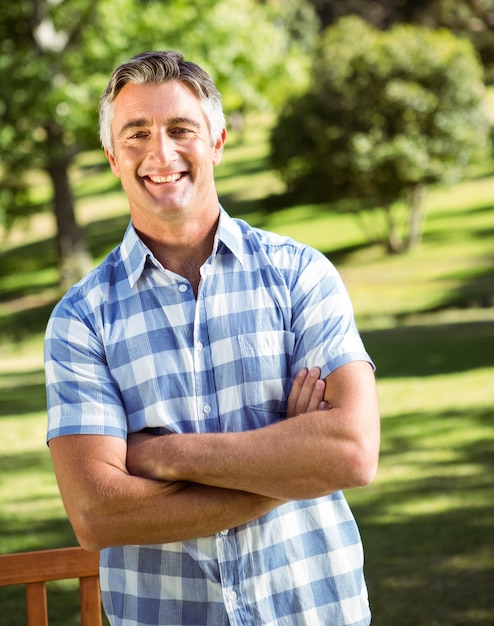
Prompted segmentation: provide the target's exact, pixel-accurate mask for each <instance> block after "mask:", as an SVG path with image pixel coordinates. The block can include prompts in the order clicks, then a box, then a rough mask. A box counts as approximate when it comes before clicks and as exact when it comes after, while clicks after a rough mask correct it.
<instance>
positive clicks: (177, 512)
mask: <svg viewBox="0 0 494 626" xmlns="http://www.w3.org/2000/svg"><path fill="white" fill-rule="evenodd" d="M100 133H101V140H102V144H103V147H104V150H105V153H106V155H107V157H108V160H109V163H110V166H111V169H112V171H113V173H114V174H115V175H116V176H118V177H119V178H120V180H121V183H122V186H123V189H124V191H125V193H126V195H127V197H128V201H129V207H130V216H131V221H130V224H129V227H128V229H127V232H126V233H125V236H124V239H123V241H122V243H121V244H120V245H119V246H118V247H117V248H115V250H114V251H113V252H112V253H111V254H110V255H109V256H108V258H107V259H106V260H105V261H104V262H103V263H102V264H101V265H100V266H99V267H98V268H96V270H94V271H93V272H92V273H91V274H90V275H89V276H87V277H86V278H85V279H83V280H82V281H81V282H80V283H79V284H77V285H75V286H74V287H73V288H72V289H71V290H70V291H69V292H68V293H67V294H66V295H65V296H64V298H63V299H62V300H61V302H60V303H59V304H58V305H57V307H56V308H55V310H54V312H53V314H52V316H51V318H50V322H49V324H48V328H47V334H46V343H45V360H46V378H47V397H48V407H49V426H48V441H49V445H50V451H51V454H52V458H53V463H54V467H55V472H56V475H57V480H58V483H59V487H60V491H61V494H62V498H63V501H64V505H65V508H66V510H67V514H68V516H69V518H70V521H71V523H72V525H73V528H74V530H75V533H76V535H77V538H78V540H79V541H80V543H81V545H82V546H84V547H86V548H87V549H90V550H100V551H101V584H102V592H103V603H104V608H105V611H106V613H107V615H108V617H109V619H110V622H111V624H112V625H113V626H133V625H135V626H145V625H154V626H187V625H193V624H194V625H200V626H209V625H210V626H226V625H239V624H249V625H253V626H260V625H268V624H269V625H273V626H274V625H276V626H282V625H286V626H291V625H293V626H295V625H297V626H300V625H307V626H309V625H310V626H314V625H315V624H318V625H319V624H320V625H323V624H324V625H327V626H344V625H345V626H349V625H353V626H363V625H367V624H369V622H370V612H369V605H368V600H367V592H366V585H365V581H364V577H363V556H362V546H361V541H360V537H359V533H358V529H357V526H356V523H355V520H354V518H353V516H352V514H351V512H350V509H349V507H348V505H347V503H346V500H345V498H344V496H343V493H342V490H343V489H348V488H352V487H357V486H362V485H366V484H368V483H369V482H370V481H371V480H372V479H373V477H374V474H375V472H376V468H377V461H378V450H379V412H378V406H377V399H376V389H375V381H374V374H373V366H372V362H371V360H370V358H369V356H368V355H367V353H366V351H365V349H364V346H363V345H362V341H361V339H360V336H359V334H358V331H357V329H356V327H355V323H354V319H353V312H352V307H351V303H350V301H349V298H348V295H347V292H346V290H345V288H344V286H343V283H342V281H341V279H340V277H339V275H338V273H337V272H336V270H335V268H334V267H333V265H332V264H331V263H330V262H329V261H328V260H327V259H326V258H325V257H323V255H321V254H320V253H318V252H317V251H315V250H313V249H311V248H309V247H307V246H304V245H302V244H299V243H297V242H295V241H293V240H290V239H287V238H282V237H279V236H277V235H274V234H271V233H267V232H264V231H261V230H258V229H255V228H252V227H250V226H249V225H248V224H246V223H245V222H243V221H241V220H234V219H232V218H231V217H229V216H228V214H227V213H226V212H225V211H224V209H223V208H222V207H221V206H220V204H219V201H218V196H217V192H216V187H215V182H214V167H215V166H216V165H217V164H218V163H219V162H220V160H221V158H222V153H223V146H224V144H225V140H226V130H225V123H224V116H223V111H222V107H221V98H220V95H219V93H218V91H217V89H216V87H215V85H214V83H213V82H212V80H211V79H210V77H209V76H208V75H207V74H206V73H205V72H204V71H203V70H202V69H201V68H200V67H198V66H197V65H195V64H194V63H190V62H188V61H185V60H184V59H183V57H182V56H181V55H180V54H178V53H176V52H149V53H144V54H141V55H138V56H136V57H134V58H132V59H131V60H130V61H128V62H127V63H125V64H123V65H122V66H120V67H118V68H117V69H116V70H115V72H114V73H113V76H112V78H111V80H110V82H109V84H108V86H107V89H106V90H105V92H104V94H103V96H102V99H101V102H100Z"/></svg>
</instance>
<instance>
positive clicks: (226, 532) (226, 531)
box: [220, 530, 228, 537]
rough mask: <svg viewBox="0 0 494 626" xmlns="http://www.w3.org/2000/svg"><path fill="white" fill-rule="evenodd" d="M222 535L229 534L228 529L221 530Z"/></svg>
mask: <svg viewBox="0 0 494 626" xmlns="http://www.w3.org/2000/svg"><path fill="white" fill-rule="evenodd" d="M220 535H223V537H226V536H227V535H228V530H222V531H221V532H220Z"/></svg>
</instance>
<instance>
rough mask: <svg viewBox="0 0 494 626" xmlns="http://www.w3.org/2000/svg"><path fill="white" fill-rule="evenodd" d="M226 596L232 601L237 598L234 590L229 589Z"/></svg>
mask: <svg viewBox="0 0 494 626" xmlns="http://www.w3.org/2000/svg"><path fill="white" fill-rule="evenodd" d="M228 597H229V598H230V600H231V601H232V602H234V601H235V600H236V599H237V594H236V593H235V591H230V593H229V594H228Z"/></svg>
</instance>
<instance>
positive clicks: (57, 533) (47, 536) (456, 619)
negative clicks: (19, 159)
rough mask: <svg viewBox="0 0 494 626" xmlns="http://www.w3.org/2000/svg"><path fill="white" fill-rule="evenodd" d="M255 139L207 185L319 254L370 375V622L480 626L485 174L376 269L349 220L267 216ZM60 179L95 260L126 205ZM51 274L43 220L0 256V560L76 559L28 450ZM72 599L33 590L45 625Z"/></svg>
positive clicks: (488, 474)
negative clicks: (338, 279) (59, 551)
mask: <svg viewBox="0 0 494 626" xmlns="http://www.w3.org/2000/svg"><path fill="white" fill-rule="evenodd" d="M265 133H266V128H265V124H263V123H262V121H260V122H257V121H256V122H251V125H250V128H249V133H248V138H247V142H246V144H244V145H240V144H236V145H233V146H232V147H230V148H229V149H227V151H226V154H225V160H224V163H223V164H222V165H221V166H220V167H219V168H218V172H217V175H218V187H219V191H220V196H221V199H222V202H223V203H224V205H225V208H227V209H228V210H229V211H230V212H232V213H234V214H235V215H238V216H241V217H244V218H245V219H247V220H248V221H250V222H251V223H253V224H256V225H258V226H261V227H265V228H269V229H273V230H276V231H278V232H280V233H283V234H287V235H291V236H294V237H295V238H297V239H299V240H302V241H305V242H307V243H310V244H312V245H315V246H316V247H318V248H319V249H321V250H322V251H324V252H325V253H327V254H328V256H330V258H331V259H332V260H333V261H334V262H335V263H336V265H337V266H338V267H339V269H340V270H341V273H342V275H343V277H344V279H345V282H346V284H347V286H348V288H349V291H350V293H351V295H352V299H353V302H354V306H355V312H356V316H357V320H358V323H359V326H360V328H361V330H362V334H363V336H364V340H365V342H366V345H367V347H368V349H369V351H370V353H371V355H372V357H373V358H374V360H375V362H376V365H377V380H378V390H379V395H380V401H381V408H382V430H383V435H382V453H381V464H380V470H379V474H378V477H377V479H376V481H375V482H374V483H373V484H372V485H371V486H370V487H368V488H365V489H359V490H354V491H351V492H348V494H347V495H348V498H349V500H350V502H351V504H352V507H353V509H354V511H355V513H356V517H357V519H358V521H359V525H360V528H361V532H362V535H363V539H364V544H365V552H366V572H367V579H368V583H369V591H370V596H371V604H372V606H373V610H374V622H373V624H375V625H376V626H488V625H492V624H494V600H493V598H494V595H493V591H492V590H493V589H494V539H493V533H492V529H493V528H494V497H493V496H494V410H493V407H494V384H493V379H494V356H493V355H494V308H493V305H494V267H493V265H494V263H493V261H494V256H493V254H494V253H493V249H494V248H493V243H494V165H493V164H492V163H491V164H486V166H485V167H484V168H483V169H482V170H479V171H478V172H477V173H476V175H475V176H472V177H471V178H470V179H469V180H467V181H465V182H463V183H461V184H460V185H457V186H456V187H455V188H452V189H449V190H435V191H432V192H431V193H430V194H429V196H428V200H427V203H428V218H427V223H426V230H425V233H424V240H423V243H422V245H421V246H420V248H419V249H417V250H416V251H414V252H413V253H411V254H409V255H406V256H393V257H389V256H387V255H385V254H384V252H383V249H382V248H381V247H380V246H377V245H373V246H368V245H366V244H365V239H364V238H363V235H362V230H361V228H360V227H359V225H358V222H357V221H356V220H355V218H353V217H351V216H348V215H341V214H335V213H331V212H330V211H329V210H328V208H327V207H321V206H309V205H308V206H297V207H291V206H286V207H283V209H281V210H279V211H277V212H274V211H271V210H270V209H271V208H272V206H273V201H272V200H266V198H268V197H269V196H270V195H271V194H279V193H280V192H281V191H282V187H281V185H280V183H279V181H278V180H277V179H276V177H275V176H274V174H273V173H272V172H271V171H269V169H267V168H266V165H265V161H264V156H265V148H266V144H265ZM73 178H74V181H75V184H76V189H77V193H78V210H79V215H80V216H81V219H82V220H83V222H84V224H85V225H86V232H87V236H88V242H89V243H90V246H91V250H92V253H93V255H94V258H95V260H99V259H100V258H102V256H103V255H105V254H106V253H107V252H108V251H109V250H110V249H111V248H112V247H113V246H114V245H116V243H118V241H119V240H120V238H121V236H122V233H123V231H124V229H125V227H126V224H127V221H128V215H127V210H126V202H125V199H124V198H123V196H122V194H121V192H120V191H119V190H118V186H116V185H115V181H114V180H113V178H112V176H111V174H109V173H108V170H107V169H106V168H105V167H102V161H101V156H100V155H99V154H98V153H89V154H85V155H83V156H82V157H81V159H80V160H79V162H78V166H77V167H75V168H74V171H73ZM39 181H40V182H39V187H38V188H37V190H36V193H37V194H39V197H40V198H43V197H45V196H46V189H45V187H44V185H45V183H44V179H43V177H41V176H39ZM278 204H280V201H279V199H278ZM281 204H282V203H281ZM372 219H373V220H374V222H373V223H374V225H377V224H378V219H379V218H378V217H377V216H375V217H373V218H372ZM53 263H54V254H53V227H52V224H51V220H50V218H49V216H47V215H44V216H40V217H38V218H36V220H35V221H34V222H33V227H32V228H31V230H29V229H28V230H21V229H18V230H17V231H16V232H14V233H13V236H12V238H11V239H10V240H9V242H7V245H6V246H5V248H4V251H3V252H1V253H0V424H1V432H2V437H1V438H0V552H11V551H20V550H27V549H39V548H43V547H55V546H65V545H73V544H74V543H75V539H74V536H73V533H72V531H71V529H70V527H69V524H68V523H67V521H66V519H65V515H64V512H63V507H62V505H61V501H60V498H59V495H58V490H57V487H56V483H55V479H54V476H53V472H52V469H51V464H50V459H49V454H48V451H47V448H46V446H45V443H44V432H45V398H44V384H43V369H42V367H43V366H42V354H41V351H42V336H43V331H44V327H45V324H46V320H47V316H48V315H49V311H50V310H51V307H52V306H53V304H54V302H55V301H56V300H57V299H58V297H59V295H60V294H59V293H58V290H57V287H56V278H57V276H56V271H55V269H54V265H53ZM73 588H74V585H72V584H67V583H64V584H52V585H51V586H50V596H51V597H52V598H53V601H54V602H53V603H54V606H55V610H54V613H57V614H54V615H53V622H52V624H53V626H70V625H71V624H77V623H78V618H77V615H76V610H75V604H76V601H77V600H76V597H75V595H74V591H73ZM22 602H23V598H22V591H21V590H20V589H17V588H15V589H3V590H0V626H14V625H15V626H22V624H23V623H25V622H23V621H22V620H23V616H22Z"/></svg>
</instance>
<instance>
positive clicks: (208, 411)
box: [202, 404, 211, 414]
mask: <svg viewBox="0 0 494 626" xmlns="http://www.w3.org/2000/svg"><path fill="white" fill-rule="evenodd" d="M202 410H203V411H204V413H206V414H207V413H211V406H210V405H209V404H205V405H204V408H203V409H202Z"/></svg>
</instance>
